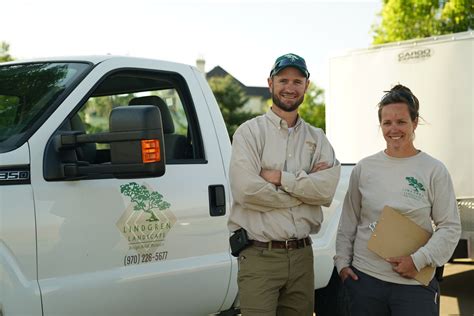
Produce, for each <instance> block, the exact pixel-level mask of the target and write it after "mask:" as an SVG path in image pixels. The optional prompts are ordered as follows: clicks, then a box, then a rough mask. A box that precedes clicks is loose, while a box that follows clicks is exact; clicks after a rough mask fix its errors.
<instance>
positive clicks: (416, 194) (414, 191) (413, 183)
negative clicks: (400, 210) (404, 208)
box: [403, 177, 425, 201]
mask: <svg viewBox="0 0 474 316" xmlns="http://www.w3.org/2000/svg"><path fill="white" fill-rule="evenodd" d="M405 180H407V181H408V185H409V186H410V187H411V188H409V189H404V190H403V195H404V196H405V197H409V198H412V199H415V200H417V201H421V200H422V199H423V198H424V195H423V193H422V192H425V187H424V186H423V183H421V182H419V181H418V180H417V179H416V178H415V177H405Z"/></svg>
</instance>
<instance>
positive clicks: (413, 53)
mask: <svg viewBox="0 0 474 316" xmlns="http://www.w3.org/2000/svg"><path fill="white" fill-rule="evenodd" d="M432 55H433V50H432V49H431V48H418V49H409V50H406V51H403V52H401V53H399V54H398V61H399V62H401V63H414V62H419V61H423V60H425V59H428V58H430V57H431V56H432Z"/></svg>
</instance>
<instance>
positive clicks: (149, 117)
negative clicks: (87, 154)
mask: <svg viewBox="0 0 474 316" xmlns="http://www.w3.org/2000/svg"><path fill="white" fill-rule="evenodd" d="M109 121H110V133H111V134H113V135H116V136H123V137H120V138H121V139H122V140H121V141H113V142H110V157H111V163H112V166H115V167H116V168H115V169H116V170H115V171H114V176H116V177H117V178H136V177H143V176H148V177H160V176H162V175H163V174H164V173H165V146H164V141H163V124H162V121H161V112H160V110H159V108H158V107H156V106H149V105H139V106H124V107H117V108H115V109H113V110H112V112H111V113H110V119H109Z"/></svg>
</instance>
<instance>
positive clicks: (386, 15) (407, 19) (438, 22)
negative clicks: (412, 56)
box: [372, 0, 474, 44]
mask: <svg viewBox="0 0 474 316" xmlns="http://www.w3.org/2000/svg"><path fill="white" fill-rule="evenodd" d="M379 15H380V17H381V19H380V23H379V24H378V25H374V26H373V27H372V29H373V32H374V40H373V44H383V43H390V42H397V41H404V40H409V39H415V38H423V37H428V36H433V35H443V34H449V33H453V32H462V31H467V30H469V29H472V28H473V27H474V25H473V16H474V2H473V1H472V0H446V1H440V0H383V8H382V11H381V12H380V14H379Z"/></svg>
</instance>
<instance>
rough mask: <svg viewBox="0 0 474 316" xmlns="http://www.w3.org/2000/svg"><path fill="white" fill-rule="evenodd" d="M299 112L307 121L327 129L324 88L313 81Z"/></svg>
mask: <svg viewBox="0 0 474 316" xmlns="http://www.w3.org/2000/svg"><path fill="white" fill-rule="evenodd" d="M298 113H299V115H300V116H301V118H303V120H305V121H306V122H307V123H309V124H311V125H313V126H315V127H319V128H321V129H323V130H326V106H325V104H324V90H323V89H322V88H319V87H318V86H316V85H315V84H313V83H312V82H311V83H310V85H309V87H308V90H307V91H306V95H305V97H304V101H303V103H301V105H300V107H299V108H298Z"/></svg>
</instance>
